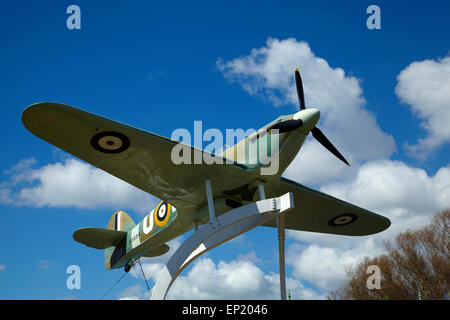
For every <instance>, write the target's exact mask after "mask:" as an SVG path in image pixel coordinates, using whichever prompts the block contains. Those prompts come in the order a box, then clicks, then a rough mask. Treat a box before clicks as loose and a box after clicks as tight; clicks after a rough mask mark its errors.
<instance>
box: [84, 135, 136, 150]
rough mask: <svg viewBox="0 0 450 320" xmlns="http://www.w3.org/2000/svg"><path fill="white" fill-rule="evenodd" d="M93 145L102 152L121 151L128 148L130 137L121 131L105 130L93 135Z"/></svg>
mask: <svg viewBox="0 0 450 320" xmlns="http://www.w3.org/2000/svg"><path fill="white" fill-rule="evenodd" d="M91 145H92V146H93V147H94V149H96V150H98V151H100V152H104V153H120V152H123V151H125V150H127V149H128V147H129V146H130V139H128V137H127V136H126V135H124V134H122V133H120V132H116V131H103V132H99V133H97V134H96V135H94V136H93V137H92V139H91Z"/></svg>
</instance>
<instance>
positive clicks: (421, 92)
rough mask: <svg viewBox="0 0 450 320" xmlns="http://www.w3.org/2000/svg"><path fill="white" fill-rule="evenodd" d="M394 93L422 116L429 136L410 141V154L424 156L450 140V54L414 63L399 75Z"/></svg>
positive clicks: (416, 113) (423, 124)
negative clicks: (415, 142) (415, 141)
mask: <svg viewBox="0 0 450 320" xmlns="http://www.w3.org/2000/svg"><path fill="white" fill-rule="evenodd" d="M397 81H398V84H397V86H396V88H395V93H396V94H397V96H398V97H399V98H400V100H401V101H403V102H404V103H407V104H409V105H410V107H411V109H412V111H413V113H414V114H415V115H417V116H418V117H419V119H421V120H422V122H421V126H422V127H423V128H424V129H425V131H426V132H427V136H426V137H424V138H421V139H419V141H418V143H417V144H416V145H407V148H408V150H409V151H410V153H411V154H413V155H415V156H417V157H421V158H425V157H426V155H427V154H428V153H429V152H430V151H432V150H433V149H435V148H437V147H439V146H441V145H442V144H444V143H448V142H450V125H449V123H450V57H449V56H447V57H445V58H444V59H438V60H424V61H416V62H413V63H411V64H410V65H409V66H408V67H407V68H405V69H404V70H402V72H400V74H399V75H398V77H397Z"/></svg>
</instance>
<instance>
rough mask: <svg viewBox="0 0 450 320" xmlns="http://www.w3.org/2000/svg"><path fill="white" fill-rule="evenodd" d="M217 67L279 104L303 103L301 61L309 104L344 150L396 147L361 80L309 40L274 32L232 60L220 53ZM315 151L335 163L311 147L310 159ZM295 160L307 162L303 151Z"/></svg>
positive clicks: (372, 154)
mask: <svg viewBox="0 0 450 320" xmlns="http://www.w3.org/2000/svg"><path fill="white" fill-rule="evenodd" d="M217 67H218V68H219V69H220V70H221V71H222V72H223V73H224V75H225V77H226V78H228V79H230V80H231V81H237V82H238V83H239V84H240V85H241V86H242V87H243V88H244V89H245V90H246V91H247V92H249V93H250V94H251V95H258V96H262V97H264V98H266V99H268V100H269V101H270V102H272V103H273V104H274V105H276V106H281V105H285V104H294V105H295V106H298V98H297V93H296V89H295V82H294V77H293V71H294V68H295V67H299V69H300V72H301V75H302V79H303V86H304V90H305V100H306V105H307V107H309V108H317V109H319V110H320V112H321V114H322V117H321V120H320V121H319V124H318V126H319V127H320V128H321V129H323V131H324V133H325V134H326V135H327V136H328V137H329V138H330V140H331V141H332V142H333V144H335V145H336V146H337V148H338V149H339V150H340V151H341V152H342V153H343V154H344V156H346V157H349V158H353V159H355V160H367V159H374V158H383V157H389V156H390V155H391V154H392V153H393V152H394V151H395V142H394V139H393V138H392V136H390V135H388V134H386V133H384V132H383V131H382V130H381V129H380V128H379V126H378V124H377V122H376V119H375V117H374V115H373V114H372V113H370V112H369V111H368V110H367V109H365V108H364V105H365V99H364V97H363V95H362V89H361V87H360V85H359V82H358V80H357V79H356V78H355V77H352V76H348V75H346V74H345V72H344V70H342V69H341V68H332V67H330V65H329V64H328V63H327V62H326V61H325V60H324V59H322V58H320V57H317V56H316V55H315V54H314V53H313V52H312V51H311V49H310V47H309V45H308V43H306V42H303V41H302V42H298V41H297V40H295V39H293V38H289V39H286V40H278V39H271V38H269V39H268V40H267V44H266V46H265V47H262V48H259V49H252V50H251V53H250V54H249V55H247V56H244V57H240V58H236V59H234V60H231V61H224V60H223V59H219V60H218V61H217ZM314 143H317V142H315V141H314ZM313 150H316V149H315V148H314V149H313ZM310 151H311V150H310ZM302 152H303V150H302V151H301V153H302ZM312 157H313V158H314V162H313V163H314V164H315V166H317V167H320V168H325V167H327V165H328V164H329V161H328V160H324V161H323V157H322V156H321V154H320V153H319V152H311V153H310V154H309V155H308V159H307V160H311V159H310V158H312ZM336 161H338V160H336ZM292 165H293V166H295V167H302V166H304V165H307V164H306V162H305V161H303V160H302V158H301V157H300V158H298V159H296V160H295V161H294V162H293V164H292ZM331 171H332V172H330V174H332V175H333V174H334V173H337V174H338V175H339V172H340V168H339V167H338V166H335V167H334V168H333V169H332V170H331ZM332 178H334V176H332Z"/></svg>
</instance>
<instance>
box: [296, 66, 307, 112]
mask: <svg viewBox="0 0 450 320" xmlns="http://www.w3.org/2000/svg"><path fill="white" fill-rule="evenodd" d="M295 85H296V86H297V95H298V101H299V103H300V110H305V109H306V107H305V95H304V93H303V83H302V77H300V72H299V71H298V69H297V68H295Z"/></svg>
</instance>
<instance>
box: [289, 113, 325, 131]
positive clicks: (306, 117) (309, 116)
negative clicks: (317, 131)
mask: <svg viewBox="0 0 450 320" xmlns="http://www.w3.org/2000/svg"><path fill="white" fill-rule="evenodd" d="M292 118H293V119H294V120H298V119H301V120H302V122H303V125H302V126H301V127H300V129H301V131H303V132H304V133H306V134H307V133H309V132H310V131H311V130H312V129H313V128H314V127H315V126H316V124H317V122H318V121H319V119H320V111H319V110H317V109H313V108H312V109H305V110H301V111H299V112H297V113H296V114H294V116H293V117H292Z"/></svg>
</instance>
